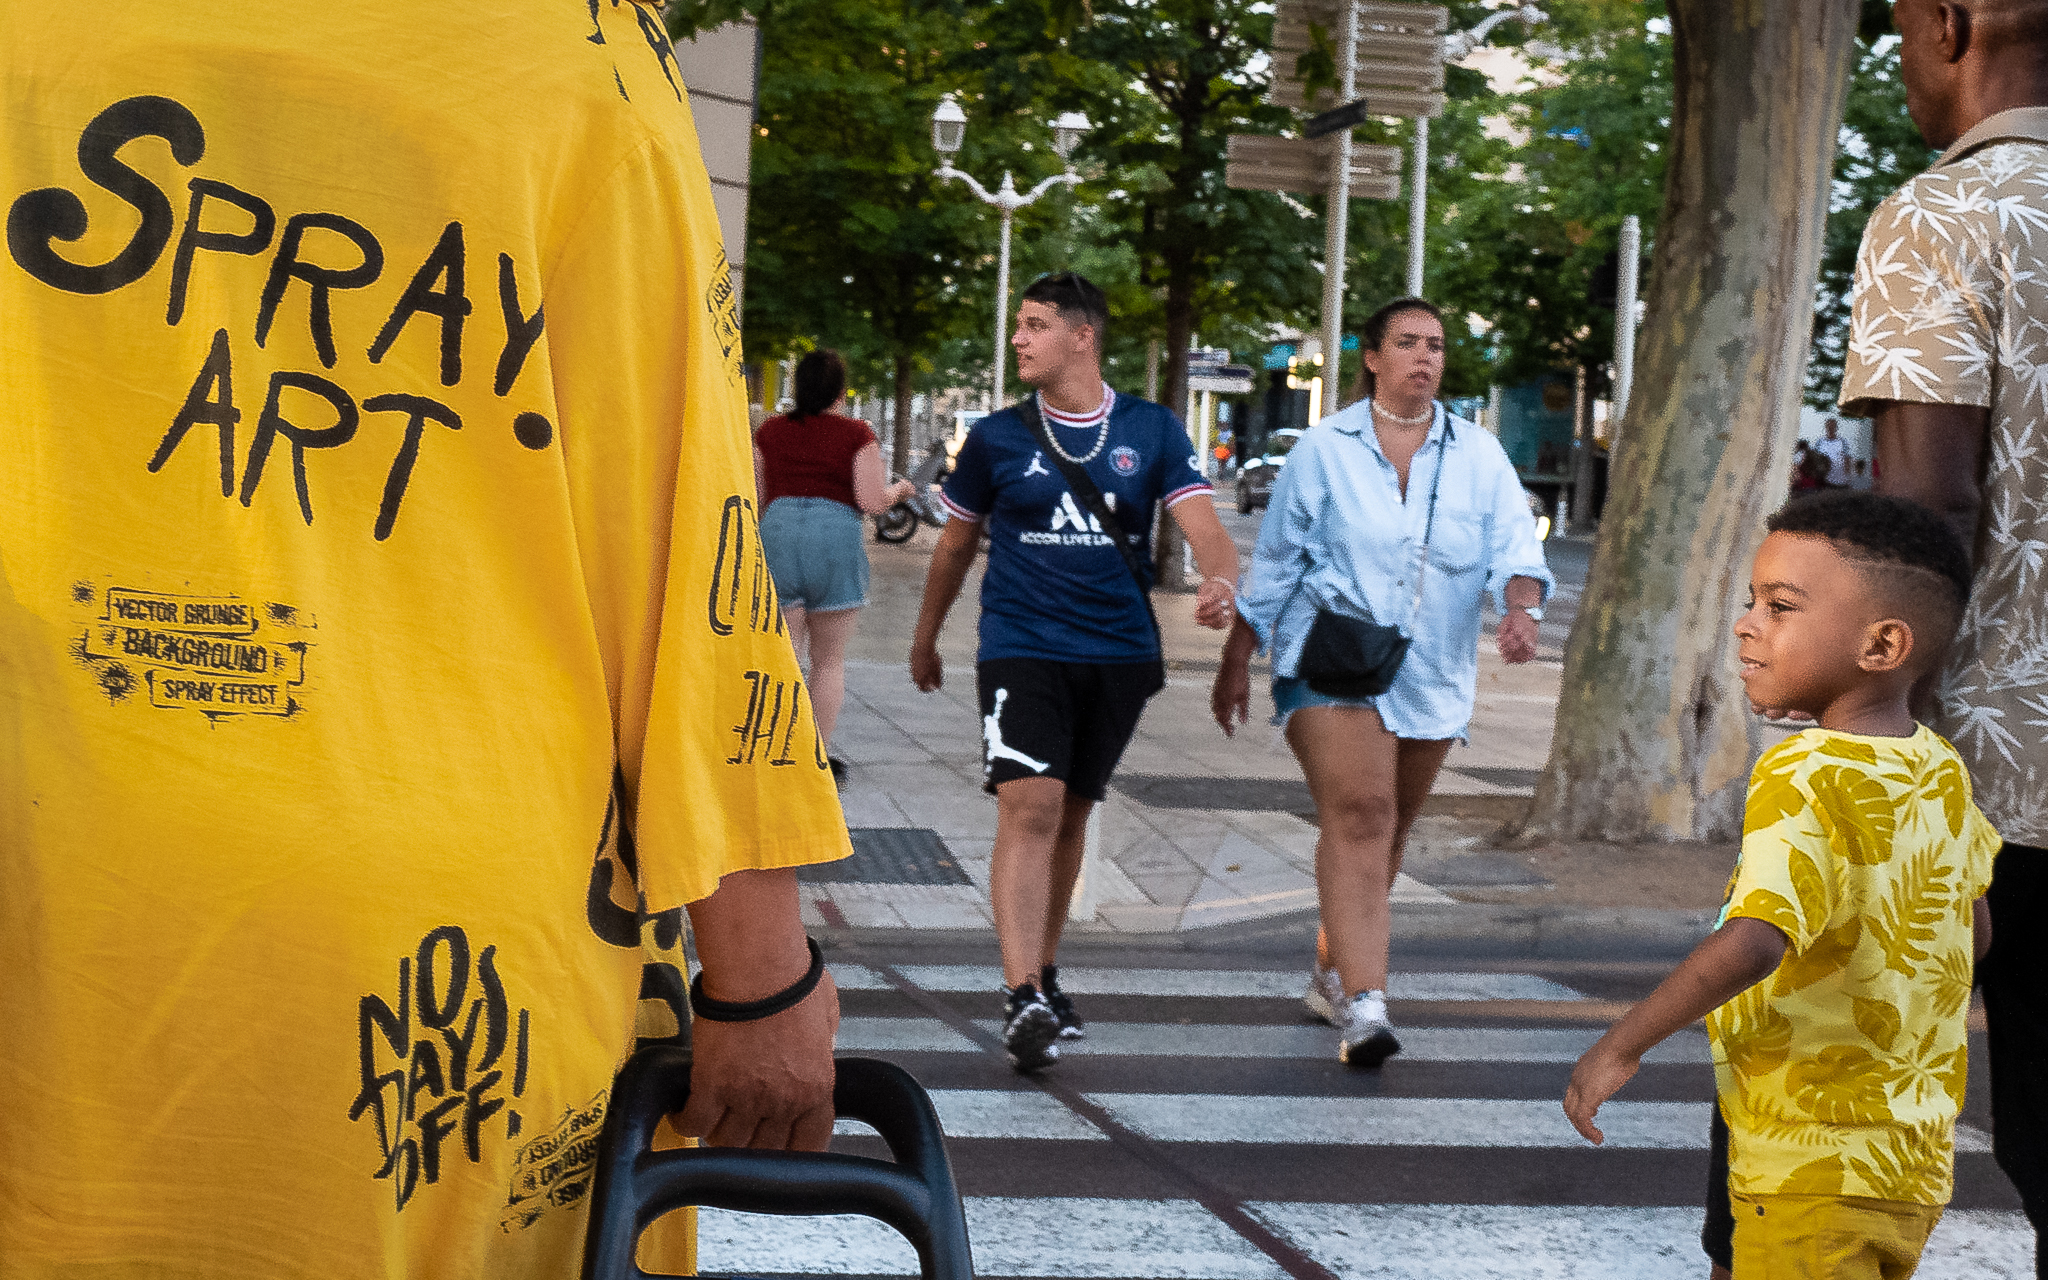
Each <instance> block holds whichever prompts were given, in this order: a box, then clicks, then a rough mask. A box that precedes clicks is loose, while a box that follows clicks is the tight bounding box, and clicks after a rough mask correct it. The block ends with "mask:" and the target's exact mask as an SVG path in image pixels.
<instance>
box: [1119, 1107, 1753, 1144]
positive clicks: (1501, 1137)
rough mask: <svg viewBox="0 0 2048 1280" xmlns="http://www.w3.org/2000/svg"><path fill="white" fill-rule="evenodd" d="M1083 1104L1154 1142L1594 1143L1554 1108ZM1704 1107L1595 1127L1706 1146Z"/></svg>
mask: <svg viewBox="0 0 2048 1280" xmlns="http://www.w3.org/2000/svg"><path fill="white" fill-rule="evenodd" d="M1088 1099H1089V1101H1091V1102H1093V1103H1095V1104H1096V1105H1097V1106H1100V1107H1103V1108H1105V1109H1106V1110H1108V1111H1109V1113H1110V1114H1111V1115H1113V1116H1115V1117H1116V1118H1117V1120H1118V1121H1119V1122H1121V1123H1122V1124H1124V1125H1127V1126H1128V1127H1130V1128H1132V1129H1135V1130H1137V1131H1138V1132H1139V1133H1142V1134H1144V1135H1145V1136H1146V1137H1148V1138H1152V1139H1154V1140H1156V1141H1159V1142H1247V1143H1252V1142H1256V1143H1283V1144H1304V1145H1306V1144H1317V1143H1320V1144H1325V1145H1342V1146H1388V1147H1519V1148H1539V1147H1576V1148H1588V1149H1590V1147H1591V1145H1592V1144H1591V1143H1589V1142H1587V1141H1586V1140H1585V1139H1584V1138H1581V1137H1580V1136H1579V1134H1578V1131H1577V1130H1575V1129H1573V1128H1572V1126H1571V1123H1570V1122H1569V1121H1567V1120H1566V1119H1565V1118H1564V1106H1563V1104H1562V1103H1560V1102H1559V1101H1558V1100H1556V1099H1553V1098H1540V1099H1537V1098H1531V1099H1524V1098H1258V1097H1237V1096H1220V1095H1215V1094H1206V1095H1205V1094H1187V1093H1096V1094H1089V1095H1088ZM1712 1109H1713V1104H1712V1103H1710V1102H1610V1103H1608V1104H1607V1105H1606V1106H1604V1107H1602V1108H1600V1118H1599V1121H1598V1123H1599V1125H1600V1128H1601V1130H1602V1131H1603V1132H1604V1133H1605V1134H1606V1135H1607V1142H1606V1145H1607V1146H1608V1147H1609V1148H1614V1149H1627V1150H1639V1149H1650V1150H1665V1151H1691V1150H1703V1149H1704V1148H1705V1147H1706V1145H1707V1123H1708V1118H1709V1112H1710V1111H1711V1110H1712Z"/></svg>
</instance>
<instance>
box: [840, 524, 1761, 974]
mask: <svg viewBox="0 0 2048 1280" xmlns="http://www.w3.org/2000/svg"><path fill="white" fill-rule="evenodd" d="M1223 515H1224V518H1225V521H1226V525H1227V526H1229V527H1231V529H1232V532H1233V534H1234V536H1236V537H1237V538H1238V539H1239V541H1240V544H1241V545H1243V546H1245V547H1246V548H1247V549H1248V548H1249V543H1250V540H1251V539H1252V538H1253V537H1255V536H1256V528H1257V520H1258V517H1257V516H1252V517H1241V516H1238V515H1237V514H1236V513H1235V512H1231V511H1227V510H1225V511H1224V512H1223ZM934 541H935V537H934V535H933V534H932V533H931V532H930V531H922V532H920V533H919V535H918V536H917V538H916V539H915V540H914V541H913V542H912V543H911V544H909V545H907V546H903V547H888V546H882V545H879V544H873V543H871V544H870V546H869V554H870V557H871V560H872V562H873V565H874V570H875V572H874V583H873V591H872V595H871V603H870V605H869V607H868V609H867V610H866V611H865V612H864V613H863V615H862V618H861V629H860V632H859V633H858V635H857V637H856V640H855V642H854V645H853V648H852V656H851V658H850V660H849V662H848V666H847V701H846V705H845V709H844V710H843V711H842V713H841V716H840V720H839V725H838V729H837V732H836V734H835V737H834V743H833V748H834V752H835V754H838V755H840V756H841V757H843V758H844V759H846V760H847V761H848V762H849V764H850V765H851V766H852V769H851V774H850V777H849V780H848V783H847V785H846V788H845V790H844V792H843V793H842V801H843V803H844V805H845V809H846V820H847V824H848V826H849V827H851V828H854V829H855V832H856V844H857V847H859V848H860V849H861V850H862V851H861V852H859V853H857V854H856V857H855V858H854V859H852V860H850V861H849V862H848V863H842V864H836V865H835V866H832V867H820V868H816V869H812V870H809V871H807V872H806V873H805V891H804V912H805V916H806V919H807V921H808V923H809V924H810V926H811V927H812V928H813V929H815V930H820V931H823V932H825V933H827V934H832V933H840V932H845V933H847V934H849V935H850V936H851V935H855V934H865V933H866V932H868V931H870V930H883V931H900V930H920V931H923V930H933V931H945V932H947V933H957V932H958V931H971V932H974V933H980V934H986V933H987V932H988V931H989V930H990V929H991V927H992V925H991V921H990V916H989V907H988V897H987V888H988V869H989V856H990V851H991V849H992V847H993V844H994V839H995V816H996V815H995V801H994V799H993V797H990V796H988V795H986V794H984V793H983V792H982V790H981V785H980V784H981V732H980V730H981V725H980V716H979V713H978V709H977V708H976V706H975V704H974V666H973V655H974V635H975V625H974V624H975V615H976V607H975V600H976V598H977V593H978V589H979V569H978V568H977V570H976V572H975V574H974V575H973V576H971V577H970V578H969V581H968V583H967V585H966V587H965V588H964V589H963V591H962V593H961V600H960V602H959V603H958V604H957V605H955V607H954V611H953V615H952V618H951V620H950V621H949V623H948V625H947V627H946V631H945V634H944V635H943V637H942V639H941V645H940V651H941V654H942V656H943V657H944V659H945V662H946V676H947V680H946V685H945V688H944V689H943V690H941V691H940V692H938V693H935V694H922V693H919V692H918V691H917V690H916V689H915V688H914V687H913V686H912V685H911V683H910V679H909V675H908V671H907V668H906V665H905V655H906V654H907V652H908V647H909V639H910V634H911V631H912V628H913V627H914V626H915V623H916V617H917V608H918V603H919V600H920V597H921V594H922V588H923V581H924V571H925V568H926V566H927V565H928V563H929V560H930V551H931V546H932V543H933V542H934ZM1578 550H1579V553H1580V555H1581V557H1583V552H1584V548H1583V547H1581V548H1579V549H1578ZM1580 563H1583V558H1582V559H1581V561H1580ZM1575 597H1576V588H1575V587H1574V588H1572V589H1570V590H1568V591H1567V592H1564V593H1561V597H1560V598H1558V599H1556V600H1555V601H1554V604H1553V609H1552V612H1551V614H1550V616H1549V618H1548V619H1547V620H1546V621H1545V623H1544V635H1543V646H1542V654H1541V656H1540V657H1539V658H1538V660H1537V661H1535V662H1532V663H1529V664H1526V665H1524V666H1521V667H1509V666H1506V665H1505V664H1503V663H1501V662H1500V660H1499V659H1498V657H1496V656H1495V654H1494V652H1493V645H1492V641H1491V639H1490V638H1488V639H1486V640H1483V641H1482V642H1481V652H1480V671H1479V698H1478V705H1477V707H1476V709H1475V711H1474V714H1473V721H1472V728H1471V733H1470V740H1469V745H1466V746H1460V747H1454V748H1453V749H1452V752H1451V756H1450V759H1449V760H1448V761H1447V763H1446V766H1445V769H1444V772H1443V774H1442V775H1441V776H1440V777H1439V779H1438V781H1437V785H1436V789H1435V793H1434V794H1433V795H1432V797H1431V801H1430V805H1429V807H1428V809H1426V810H1425V816H1424V817H1423V819H1422V820H1421V821H1420V822H1418V824H1417V826H1416V829H1415V831H1414V833H1413V835H1412V837H1411V839H1410V843H1409V849H1408V853H1407V861H1406V870H1404V872H1403V873H1402V875H1401V876H1400V877H1399V879H1398V880H1397V882H1396V885H1395V891H1394V903H1395V912H1396V919H1395V927H1396V939H1397V943H1398V942H1401V941H1403V940H1408V941H1416V940H1428V939H1431V938H1436V939H1440V940H1442V941H1445V942H1451V941H1456V942H1459V943H1461V944H1469V943H1478V944H1486V943H1489V942H1491V943H1493V944H1495V945H1498V946H1501V947H1504V948H1506V949H1508V950H1511V951H1518V952H1525V953H1531V954H1534V953H1540V952H1542V951H1544V950H1545V949H1546V948H1547V947H1558V946H1565V947H1569V946H1572V945H1577V944H1585V943H1588V942H1594V943H1597V942H1599V941H1600V940H1601V939H1606V940H1608V941H1609V942H1610V943H1611V944H1612V945H1628V944H1629V943H1630V941H1631V940H1634V941H1636V942H1640V943H1641V944H1643V945H1646V946H1651V947H1653V948H1655V949H1657V950H1660V951H1668V950H1671V949H1674V948H1679V947H1682V946H1685V945H1689V943H1690V941H1691V940H1693V939H1696V938H1697V937H1698V936H1700V935H1701V934H1703V933H1704V932H1705V929H1706V927H1707V924H1708V922H1709V920H1710V919H1711V914H1712V911H1713V909H1714V908H1715V907H1716V906H1717V905H1718V903H1719V898H1720V892H1721V887H1722V884H1723V883H1724V882H1725V879H1726V877H1727V874H1728V869H1729V867H1730V866H1731V865H1732V863H1733V860H1734V846H1732V845H1729V846H1697V845H1696V846H1605V845H1593V846H1568V847H1555V848H1542V849H1533V850H1508V849H1503V848H1499V847H1497V846H1496V844H1495V838H1496V836H1497V835H1498V834H1499V833H1500V831H1501V829H1502V828H1503V826H1504V825H1505V824H1507V823H1509V822H1511V821H1513V820H1515V819H1517V818H1519V817H1520V816H1521V814H1522V813H1523V812H1525V811H1526V808H1527V804H1528V800H1529V797H1530V796H1531V795H1532V793H1533V788H1534V784H1535V775H1536V771H1537V770H1538V769H1540V767H1541V766H1542V764H1543V762H1544V759H1545V757H1546V755H1547V754H1548V751H1549V747H1550V735H1551V722H1552V718H1553V716H1554V713H1555V708H1556V701H1557V696H1558V687H1559V682H1560V678H1561V674H1562V670H1561V662H1560V658H1561V653H1560V646H1561V644H1562V640H1563V632H1564V628H1565V627H1566V626H1568V625H1569V612H1570V610H1571V607H1572V606H1573V605H1575V603H1576V599H1575ZM1155 603H1156V604H1157V605H1158V609H1159V615H1160V622H1161V625H1162V627H1163V629H1164V630H1165V633H1166V649H1167V657H1168V668H1169V678H1168V683H1167V687H1166V689H1165V690H1164V691H1163V692H1162V693H1160V694H1159V696H1157V697H1156V698H1154V699H1153V701H1152V703H1151V705H1150V706H1149V708H1148V709H1147V711H1146V713H1145V718H1144V720H1143V722H1142V723H1141V725H1140V727H1139V730H1138V734H1137V736H1136V738H1135V739H1134V740H1133V741H1132V743H1131V746H1130V749H1129V750H1128V751H1127V752H1126V754H1125V756H1124V760H1123V763H1122V765H1121V766H1120V767H1119V769H1118V773H1117V776H1116V779H1115V781H1114V783H1113V789H1112V791H1111V794H1110V798H1109V800H1108V801H1107V802H1106V803H1105V804H1104V805H1103V806H1101V808H1100V815H1101V816H1100V823H1099V827H1098V829H1097V832H1096V836H1097V839H1096V842H1095V844H1094V845H1093V847H1092V849H1091V857H1090V862H1089V871H1088V874H1087V877H1086V881H1085V883H1084V884H1083V886H1082V888H1081V891H1080V893H1079V894H1077V909H1076V911H1075V913H1074V918H1073V919H1072V920H1071V921H1070V924H1069V936H1070V937H1072V938H1073V939H1074V940H1075V941H1076V942H1085V941H1087V940H1089V939H1090V938H1098V939H1100V940H1103V941H1107V940H1110V939H1121V940H1123V941H1126V942H1131V941H1138V940H1140V939H1141V938H1142V939H1144V940H1147V941H1149V942H1151V943H1163V944H1166V945H1172V942H1171V940H1172V939H1175V938H1189V937H1193V936H1196V935H1201V934H1204V933H1206V932H1207V931H1210V930H1216V929H1221V928H1224V927H1226V926H1236V927H1238V928H1240V929H1242V928H1244V927H1250V926H1257V925H1258V924H1259V923H1260V922H1268V923H1271V924H1275V925H1278V924H1282V923H1289V922H1291V923H1294V924H1296V925H1299V924H1302V923H1303V922H1305V921H1308V920H1312V918H1313V911H1314V907H1315V880H1314V856H1315V840H1316V829H1315V827H1314V825H1313V822H1312V820H1311V819H1312V817H1313V807H1312V806H1311V805H1310V803H1309V801H1308V795H1307V788H1306V786H1305V784H1304V783H1303V782H1302V780H1301V774H1300V770H1299V769H1298V767H1297V766H1296V764H1295V761H1294V758H1293V756H1292V754H1291V753H1290V752H1289V751H1288V749H1287V746H1286V744H1285V742H1284V741H1282V739H1281V737H1280V734H1279V732H1278V730H1276V729H1274V728H1272V727H1270V726H1269V725H1268V724H1267V723H1266V718H1267V717H1268V716H1269V715H1270V714H1271V711H1272V706H1271V701H1270V698H1269V696H1268V694H1267V692H1266V687H1265V686H1266V681H1265V674H1266V673H1265V670H1264V664H1263V662H1260V663H1258V664H1256V665H1255V668H1254V683H1253V720H1252V723H1251V724H1249V725H1247V726H1245V727H1244V728H1243V729H1240V730H1239V732H1238V734H1237V736H1236V737H1235V738H1234V739H1231V738H1226V737H1225V736H1224V735H1223V733H1222V731H1221V730H1220V729H1218V728H1217V726H1216V724H1215V722H1214V720H1213V719H1212V718H1211V716H1210V712H1209V686H1210V681H1211V678H1212V673H1213V672H1214V671H1215V669H1216V654H1217V651H1218V648H1219V647H1220V641H1221V637H1220V635H1219V633H1216V632H1212V631H1207V630H1204V629H1202V628H1199V627H1197V626H1195V625H1194V623H1193V620H1192V612H1193V597H1192V596H1188V595H1169V594H1164V593H1162V594H1161V595H1159V596H1158V597H1156V601H1155ZM1560 606H1561V607H1560ZM1560 613H1563V614H1564V615H1565V619H1564V620H1563V621H1562V622H1560V621H1559V620H1558V619H1559V614H1560ZM919 830H923V831H929V832H934V833H936V836H937V840H936V841H934V840H932V839H930V838H929V837H916V838H915V839H914V840H912V841H911V842H910V843H908V844H905V843H902V842H901V838H900V837H901V835H902V833H906V832H915V831H919ZM877 832H880V833H886V834H883V835H881V836H880V837H879V838H880V839H881V840H883V841H884V842H885V845H886V847H885V846H884V845H872V844H871V842H873V841H874V840H876V839H877V835H876V833H877ZM892 841H893V842H894V843H889V842H892ZM918 841H922V843H921V844H920V843H918ZM1098 851H1099V856H1097V852H1098Z"/></svg>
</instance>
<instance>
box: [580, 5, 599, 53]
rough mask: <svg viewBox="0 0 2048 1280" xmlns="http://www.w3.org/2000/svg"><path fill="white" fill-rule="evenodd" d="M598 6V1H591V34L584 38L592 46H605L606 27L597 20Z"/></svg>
mask: <svg viewBox="0 0 2048 1280" xmlns="http://www.w3.org/2000/svg"><path fill="white" fill-rule="evenodd" d="M597 4H598V0H590V34H589V35H587V36H585V37H583V38H584V39H585V40H588V41H590V43H592V44H603V43H604V27H603V26H601V25H599V23H598V20H597Z"/></svg>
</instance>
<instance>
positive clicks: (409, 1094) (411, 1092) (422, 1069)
mask: <svg viewBox="0 0 2048 1280" xmlns="http://www.w3.org/2000/svg"><path fill="white" fill-rule="evenodd" d="M421 1090H425V1091H426V1092H428V1093H430V1094H432V1095H433V1096H434V1097H436V1098H438V1097H440V1096H441V1095H443V1094H445V1093H447V1092H448V1077H447V1076H445V1075H443V1074H442V1072H441V1051H440V1050H438V1049H436V1048H435V1047H434V1042H433V1041H431V1040H420V1041H416V1042H414V1044H413V1046H412V1062H411V1064H410V1065H409V1066H408V1067H407V1069H406V1076H405V1110H404V1111H403V1112H402V1113H401V1114H402V1116H403V1117H404V1118H405V1119H407V1120H414V1119H417V1118H418V1116H419V1096H420V1091H421ZM429 1181H432V1179H429Z"/></svg>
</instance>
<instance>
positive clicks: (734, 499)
mask: <svg viewBox="0 0 2048 1280" xmlns="http://www.w3.org/2000/svg"><path fill="white" fill-rule="evenodd" d="M746 510H747V500H746V499H745V498H742V497H740V496H739V495H738V494H733V495H732V496H731V497H729V498H727V499H726V500H725V509H724V510H723V511H722V512H720V513H719V517H718V558H717V559H716V560H715V561H713V562H712V565H711V594H710V596H709V598H708V599H707V600H706V602H705V608H706V613H707V614H708V616H709V619H710V623H711V634H712V635H715V636H729V635H731V634H732V622H731V619H732V617H733V615H734V614H736V613H738V612H739V603H740V566H741V565H742V564H743V563H744V562H745V557H746V545H747V522H746V514H745V513H746ZM727 565H731V566H732V580H731V581H730V582H724V581H722V579H723V576H724V574H725V572H726V566H727ZM721 587H723V588H724V590H723V591H721V589H720V588H721ZM722 594H724V595H728V596H729V598H728V599H725V600H723V601H721V600H720V599H719V597H720V595H722Z"/></svg>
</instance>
